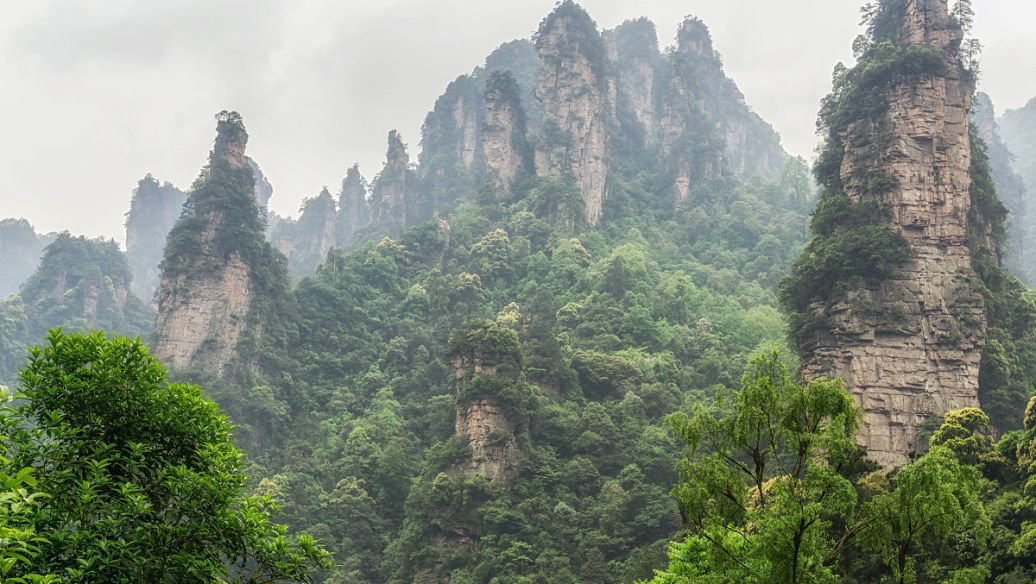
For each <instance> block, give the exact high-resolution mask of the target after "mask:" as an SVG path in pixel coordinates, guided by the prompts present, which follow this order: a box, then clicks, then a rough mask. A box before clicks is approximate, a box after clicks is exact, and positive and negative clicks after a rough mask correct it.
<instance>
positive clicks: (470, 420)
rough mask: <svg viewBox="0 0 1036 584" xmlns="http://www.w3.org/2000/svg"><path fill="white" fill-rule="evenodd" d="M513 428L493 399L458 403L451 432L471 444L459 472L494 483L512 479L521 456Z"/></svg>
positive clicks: (514, 428)
mask: <svg viewBox="0 0 1036 584" xmlns="http://www.w3.org/2000/svg"><path fill="white" fill-rule="evenodd" d="M517 431H518V428H517V427H516V426H515V424H514V422H513V421H512V420H511V419H510V418H508V416H507V413H506V411H505V410H504V409H503V408H502V407H501V406H500V404H499V403H497V401H496V400H493V399H488V398H485V399H476V400H471V401H465V402H461V403H458V404H457V420H456V425H455V428H454V432H455V433H456V434H457V435H458V436H464V437H465V438H467V439H468V444H469V445H470V447H471V459H470V460H469V461H468V462H467V463H466V464H464V465H463V467H462V470H463V472H465V473H466V474H480V475H482V476H484V477H486V478H487V479H488V480H489V481H490V482H496V483H498V482H506V481H507V480H508V479H509V478H513V476H514V474H515V472H516V471H517V468H518V464H519V462H521V456H522V452H521V449H519V447H518V439H517V437H516V433H517Z"/></svg>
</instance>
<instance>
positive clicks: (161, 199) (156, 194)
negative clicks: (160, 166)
mask: <svg viewBox="0 0 1036 584" xmlns="http://www.w3.org/2000/svg"><path fill="white" fill-rule="evenodd" d="M186 200H187V193H185V192H183V191H181V190H180V189H178V188H176V187H175V186H173V185H172V184H170V183H168V182H166V183H159V182H158V180H156V179H155V177H153V176H151V175H150V174H148V175H147V176H145V177H144V178H142V179H141V180H140V182H138V183H137V188H136V189H134V191H133V197H132V199H131V200H130V210H129V212H128V213H127V214H126V256H127V259H128V260H129V264H130V268H131V269H132V270H133V292H134V293H135V294H136V295H137V296H139V297H140V298H144V299H146V300H148V301H149V302H151V301H153V299H154V295H155V289H156V288H157V287H158V280H159V278H160V277H161V272H160V270H159V268H158V265H159V264H160V263H161V262H162V250H163V248H164V247H165V238H166V236H167V235H168V234H169V231H170V230H171V229H172V228H173V225H175V224H176V220H177V219H179V217H180V213H181V211H182V210H183V204H184V202H186Z"/></svg>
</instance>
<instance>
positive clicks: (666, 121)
mask: <svg viewBox="0 0 1036 584" xmlns="http://www.w3.org/2000/svg"><path fill="white" fill-rule="evenodd" d="M668 78H669V82H668V87H667V88H666V89H665V92H664V96H663V98H662V115H661V122H660V123H661V128H660V134H661V139H662V154H663V157H664V158H665V160H666V163H667V166H668V167H669V173H670V176H671V177H672V181H673V192H674V196H675V199H676V204H677V206H682V205H685V204H686V202H687V200H688V197H689V193H690V190H691V188H692V187H693V185H694V184H696V183H699V182H700V181H702V180H705V179H709V178H715V177H718V176H720V175H722V174H724V173H730V174H734V175H738V176H761V177H764V178H773V177H774V176H776V175H778V174H779V173H780V172H781V170H782V169H783V168H784V164H785V162H786V161H787V158H788V156H787V154H786V153H785V152H784V149H783V148H781V145H780V137H779V136H778V135H777V133H776V132H775V131H774V130H773V128H772V127H771V126H770V125H769V124H767V123H766V122H765V121H763V119H762V118H760V117H759V116H758V115H756V114H755V113H753V112H752V111H751V110H750V109H749V108H748V106H747V105H746V104H745V98H744V95H742V93H741V91H740V90H739V89H738V88H737V85H735V84H734V82H733V81H731V80H730V78H728V77H727V76H726V74H725V73H724V72H723V65H722V62H721V61H720V59H719V56H718V54H717V53H716V51H715V49H714V48H713V45H712V36H711V35H710V33H709V30H708V28H707V27H706V26H705V24H704V23H703V22H702V21H700V20H698V19H696V18H688V19H687V20H685V21H684V22H683V24H681V25H680V28H679V30H678V31H677V46H676V49H675V50H674V51H673V52H672V53H671V55H670V62H669V70H668Z"/></svg>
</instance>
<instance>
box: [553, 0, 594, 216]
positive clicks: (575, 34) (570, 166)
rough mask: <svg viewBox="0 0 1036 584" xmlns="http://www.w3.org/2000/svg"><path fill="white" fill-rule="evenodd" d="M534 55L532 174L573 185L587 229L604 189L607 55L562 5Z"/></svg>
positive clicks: (585, 18)
mask: <svg viewBox="0 0 1036 584" xmlns="http://www.w3.org/2000/svg"><path fill="white" fill-rule="evenodd" d="M536 50H537V51H538V52H539V55H540V59H541V60H542V62H543V65H542V67H541V68H540V74H539V80H538V82H537V85H536V98H537V99H538V100H539V101H540V102H541V103H543V118H544V123H543V128H542V130H541V132H540V140H539V143H538V144H537V145H536V172H537V173H538V174H540V175H541V176H549V177H553V178H562V179H564V178H571V179H574V180H575V183H576V186H577V187H578V189H579V192H580V194H581V195H582V199H583V215H584V217H583V218H584V219H585V221H586V223H588V224H589V225H596V224H597V222H598V221H600V220H601V215H602V212H603V208H604V199H605V197H606V196H607V189H608V145H607V141H608V140H607V138H608V132H607V127H606V126H607V124H608V120H609V115H608V111H609V109H608V108H609V107H611V104H609V103H608V98H607V97H608V79H607V76H606V72H605V70H606V68H607V54H606V51H605V46H604V42H603V41H602V39H601V35H600V33H598V32H597V28H596V25H595V24H594V21H593V20H592V19H591V18H590V15H589V14H587V13H586V11H584V10H583V9H582V8H581V7H579V6H578V5H577V4H576V3H574V2H572V0H565V2H563V3H561V5H559V6H558V8H557V9H556V10H554V12H553V13H551V14H550V16H548V17H547V18H546V19H545V20H544V21H543V24H541V25H540V29H539V32H537V33H536Z"/></svg>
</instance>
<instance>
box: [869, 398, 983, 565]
mask: <svg viewBox="0 0 1036 584" xmlns="http://www.w3.org/2000/svg"><path fill="white" fill-rule="evenodd" d="M968 415H969V414H967V413H965V414H963V415H962V416H958V419H959V418H962V417H967V416H968ZM951 423H955V421H953V422H951ZM944 428H945V426H944ZM940 433H943V430H940ZM937 435H938V434H937ZM980 478H981V475H980V473H979V472H978V470H976V469H975V468H974V467H971V466H967V465H965V464H962V463H961V462H960V461H959V460H958V459H957V457H956V456H955V454H954V453H953V451H951V450H950V449H949V448H944V447H941V446H933V448H932V450H931V451H930V452H929V453H928V454H926V455H925V456H923V457H922V458H921V459H919V460H918V461H917V462H915V463H914V464H911V465H909V466H907V467H904V468H903V469H901V470H900V471H899V472H898V473H896V475H895V476H894V477H893V479H892V482H893V484H894V488H892V489H891V490H890V491H889V492H886V493H882V494H879V495H877V496H876V497H874V498H873V499H872V500H870V501H868V502H867V504H866V505H865V506H864V514H865V515H866V516H867V517H868V519H869V520H868V523H867V525H866V527H865V528H864V529H863V530H862V532H861V535H860V541H861V544H862V545H863V546H864V548H865V549H868V550H870V551H873V552H875V553H878V554H880V555H881V557H882V561H883V562H884V563H885V565H886V566H888V568H889V569H890V571H891V578H892V579H891V580H890V581H892V582H897V583H898V584H917V583H918V582H929V581H941V582H950V581H952V582H982V581H984V576H988V570H987V569H986V568H985V567H984V566H982V565H981V564H980V563H978V565H975V564H971V565H969V562H968V561H967V559H966V558H968V557H971V558H974V557H975V555H976V554H977V553H979V552H982V551H984V550H985V546H986V544H987V541H988V539H989V537H990V530H991V526H990V520H989V517H988V516H987V515H986V512H985V509H984V508H983V506H982V503H981V501H980V498H979V495H980ZM946 545H952V546H955V547H956V548H957V549H956V550H954V551H955V552H956V553H954V552H951V554H950V555H951V556H954V557H957V558H960V559H961V560H963V561H961V564H963V565H964V566H967V567H960V568H957V566H953V565H952V564H951V565H950V566H939V565H938V562H935V561H931V562H930V565H926V566H919V558H917V557H916V556H930V555H931V554H933V553H935V552H934V550H938V549H939V548H940V547H941V546H946ZM928 559H929V557H922V558H920V560H922V562H923V561H924V560H928ZM976 563H977V562H976Z"/></svg>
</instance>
